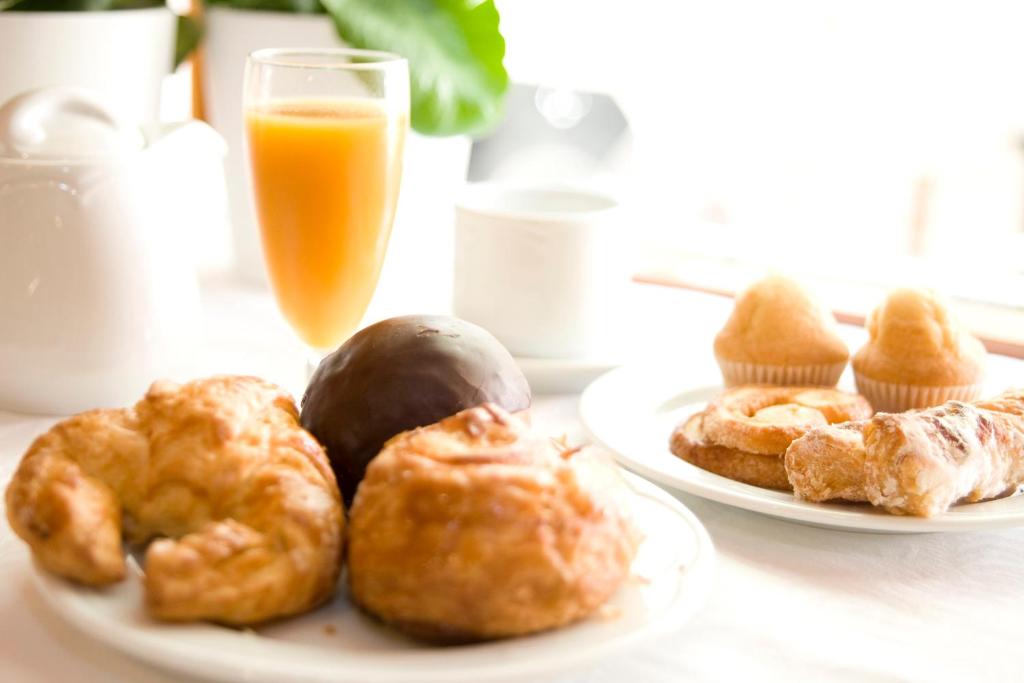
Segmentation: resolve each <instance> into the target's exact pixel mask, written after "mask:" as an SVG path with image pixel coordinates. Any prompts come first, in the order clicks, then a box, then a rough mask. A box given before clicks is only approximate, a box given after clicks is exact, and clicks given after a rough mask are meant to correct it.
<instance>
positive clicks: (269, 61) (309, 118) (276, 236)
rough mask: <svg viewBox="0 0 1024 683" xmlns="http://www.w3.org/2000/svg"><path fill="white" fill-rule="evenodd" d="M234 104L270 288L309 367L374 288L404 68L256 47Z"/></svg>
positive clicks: (401, 130)
mask: <svg viewBox="0 0 1024 683" xmlns="http://www.w3.org/2000/svg"><path fill="white" fill-rule="evenodd" d="M244 107H245V112H244V114H245V125H246V133H247V136H246V137H247V141H248V154H249V165H250V170H251V176H252V185H253V195H254V197H255V204H256V215H257V218H258V221H259V225H260V232H261V235H262V241H263V255H264V259H265V261H266V265H267V271H268V274H269V276H270V283H271V286H272V288H273V290H274V294H275V297H276V299H277V303H278V306H279V307H280V309H281V312H282V313H283V314H284V317H285V319H286V320H287V321H288V323H289V324H290V325H291V327H292V329H294V330H295V332H296V333H297V334H298V336H299V337H300V338H301V339H302V340H303V341H304V342H305V343H306V344H307V345H308V346H309V347H310V348H311V349H312V350H313V351H314V352H315V354H314V355H315V357H316V358H319V356H322V355H323V354H324V353H326V352H327V351H329V350H331V349H333V348H334V347H336V346H338V345H339V344H340V343H341V342H343V341H344V340H345V339H347V338H348V337H349V336H350V335H351V334H352V333H353V332H354V331H355V330H356V327H357V326H358V325H359V322H360V320H361V319H362V317H363V315H364V314H365V312H366V308H367V306H368V305H369V303H370V299H371V297H372V296H373V291H374V289H375V288H376V286H377V279H378V277H379V276H380V270H381V266H382V265H383V262H384V253H385V251H386V249H387V244H388V237H389V236H390V234H391V223H392V219H393V218H394V215H395V204H396V202H397V200H398V186H399V183H400V180H401V175H402V147H403V143H404V140H405V135H406V131H407V129H408V127H409V71H408V66H407V64H406V61H405V60H404V59H402V58H401V57H399V56H397V55H393V54H389V53H385V52H376V51H370V50H348V49H340V48H339V49H270V50H258V51H256V52H253V53H252V54H251V55H249V59H248V62H247V63H246V74H245V96H244Z"/></svg>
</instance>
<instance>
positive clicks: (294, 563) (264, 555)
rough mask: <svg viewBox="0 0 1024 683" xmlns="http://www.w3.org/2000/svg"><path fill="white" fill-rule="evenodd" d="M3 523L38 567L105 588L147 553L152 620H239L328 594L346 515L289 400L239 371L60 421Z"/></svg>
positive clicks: (153, 390)
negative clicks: (138, 550)
mask: <svg viewBox="0 0 1024 683" xmlns="http://www.w3.org/2000/svg"><path fill="white" fill-rule="evenodd" d="M6 500H7V518H8V520H9V521H10V524H11V527H12V528H13V529H14V531H15V532H16V533H17V534H18V535H19V536H20V537H21V538H22V539H24V540H25V541H26V542H27V543H28V544H29V546H30V547H31V548H32V552H33V554H34V555H35V557H36V559H37V560H38V562H39V563H40V564H41V565H42V566H43V567H44V568H45V569H47V570H49V571H52V572H54V573H56V574H59V575H61V576H64V577H67V578H69V579H73V580H75V581H77V582H79V583H83V584H88V585H94V586H102V585H106V584H110V583H113V582H116V581H119V580H120V579H122V578H123V576H124V574H125V559H124V553H123V550H122V537H124V538H125V539H126V540H127V541H128V542H130V543H145V542H147V541H150V540H151V539H155V538H157V539H159V540H155V541H153V542H152V543H151V544H150V545H149V547H148V549H147V551H146V555H145V591H146V602H147V605H148V607H149V610H150V612H151V613H152V614H153V615H154V616H156V617H158V618H161V619H168V620H175V621H181V620H194V619H209V620H213V621H218V622H224V623H229V624H249V623H254V622H260V621H265V620H267V619H273V618H276V617H282V616H286V615H290V614H296V613H298V612H303V611H305V610H308V609H310V608H311V607H313V606H315V605H317V604H319V603H322V602H324V601H325V600H327V599H328V598H329V597H330V596H331V595H332V594H333V592H334V589H335V584H336V582H337V577H338V573H339V569H340V565H341V552H342V538H343V536H342V531H343V512H342V507H341V502H340V498H339V495H338V488H337V486H336V484H335V480H334V475H333V473H332V472H331V469H330V467H329V465H328V463H327V458H326V456H325V454H324V452H323V449H321V448H320V446H319V444H317V442H316V440H315V439H313V437H312V436H310V435H309V434H308V433H307V432H305V431H304V430H303V429H301V428H300V427H299V425H298V422H297V411H296V409H295V405H294V403H293V402H292V400H291V398H290V397H289V396H288V395H287V394H286V393H285V392H283V391H282V390H281V389H279V388H278V387H275V386H273V385H271V384H269V383H267V382H264V381H262V380H259V379H256V378H250V377H214V378H210V379H205V380H199V381H195V382H191V383H188V384H185V385H180V386H179V385H177V384H174V383H172V382H156V383H154V384H153V386H152V387H150V389H149V391H148V393H147V394H146V396H145V398H143V399H142V400H141V401H140V402H139V403H138V404H136V405H135V406H134V407H133V408H129V409H118V410H95V411H91V412H87V413H82V414H80V415H76V416H74V417H71V418H69V419H67V420H64V421H62V422H60V423H58V424H57V425H56V426H54V427H53V429H51V430H50V431H48V432H47V433H45V434H43V435H42V436H40V437H39V438H38V439H36V440H35V442H34V443H33V444H32V445H31V446H30V447H29V450H28V452H26V453H25V455H24V457H23V458H22V461H21V464H20V465H19V467H18V469H17V471H16V472H15V474H14V477H13V479H12V481H11V484H10V486H9V487H8V488H7V496H6Z"/></svg>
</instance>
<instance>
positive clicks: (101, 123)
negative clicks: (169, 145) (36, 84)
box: [0, 86, 146, 162]
mask: <svg viewBox="0 0 1024 683" xmlns="http://www.w3.org/2000/svg"><path fill="white" fill-rule="evenodd" d="M145 144H146V140H145V137H144V136H143V134H142V131H141V130H140V129H139V127H138V126H137V125H135V124H134V123H132V122H129V121H127V120H126V119H124V118H123V117H122V116H120V115H119V114H118V113H117V112H116V111H114V110H113V109H112V108H111V107H109V106H108V105H107V103H106V102H104V101H103V99H102V98H101V97H100V96H99V94H98V93H95V92H93V91H90V90H85V89H82V88H70V87H65V86H57V87H50V88H41V89H39V90H31V91H29V92H26V93H22V94H21V95H18V96H16V97H14V98H12V99H10V100H8V101H7V103H6V104H4V105H3V106H2V107H0V160H2V159H16V160H23V161H28V162H32V161H43V162H54V161H67V162H73V161H96V160H109V159H116V158H118V157H122V156H126V155H129V154H134V153H136V152H138V151H139V150H141V149H142V148H143V147H144V146H145Z"/></svg>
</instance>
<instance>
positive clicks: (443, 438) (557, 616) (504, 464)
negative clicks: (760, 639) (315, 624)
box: [348, 404, 640, 642]
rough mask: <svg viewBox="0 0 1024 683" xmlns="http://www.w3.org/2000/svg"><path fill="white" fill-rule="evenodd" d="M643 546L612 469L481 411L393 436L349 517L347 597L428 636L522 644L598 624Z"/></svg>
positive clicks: (511, 419)
mask: <svg viewBox="0 0 1024 683" xmlns="http://www.w3.org/2000/svg"><path fill="white" fill-rule="evenodd" d="M639 542H640V536H639V533H638V531H637V530H636V528H635V527H634V525H633V522H632V519H631V516H630V514H629V501H628V489H627V487H626V484H625V482H623V481H622V479H621V478H620V477H619V475H618V473H617V472H616V470H615V468H614V467H613V466H611V465H610V464H608V463H607V462H606V461H604V460H603V459H601V458H599V457H597V456H596V455H595V454H592V453H589V452H588V451H587V450H586V449H582V450H580V449H571V448H566V447H563V446H560V444H558V443H557V442H554V441H552V440H551V439H547V438H543V437H541V436H539V435H536V434H534V433H533V432H532V431H530V430H529V428H528V427H527V426H526V425H525V424H524V423H523V422H522V421H520V420H519V419H518V418H516V417H515V416H513V415H511V414H509V413H507V412H506V411H504V410H502V409H501V408H499V407H498V406H496V405H493V404H485V405H482V406H479V407H476V408H471V409H469V410H465V411H462V412H461V413H458V414H457V415H454V416H452V417H449V418H447V419H445V420H442V421H441V422H439V423H437V424H434V425H430V426H428V427H422V428H419V429H415V430H412V431H408V432H404V433H402V434H400V435H398V436H396V437H395V438H393V439H391V440H390V441H388V443H387V444H386V445H385V446H384V449H383V450H382V451H381V453H380V454H379V455H378V456H377V457H376V458H374V459H373V460H372V461H371V462H370V464H369V466H368V467H367V469H366V478H365V479H364V480H363V483H362V484H361V485H360V487H359V490H358V492H357V493H356V498H355V503H354V505H353V506H352V511H351V516H350V523H349V540H348V580H349V592H350V595H351V596H352V599H353V601H354V602H355V603H356V604H358V605H359V606H360V607H362V608H363V609H364V610H365V611H367V612H369V613H371V614H373V615H375V616H377V617H378V618H380V619H381V620H383V621H385V622H387V623H390V624H392V625H394V626H395V627H397V628H398V629H400V630H402V631H404V632H406V633H408V634H410V635H413V636H416V637H420V638H425V639H428V640H433V641H441V642H466V641H476V640H485V639H491V638H503V637H509V636H517V635H523V634H526V633H533V632H536V631H543V630H547V629H552V628H557V627H559V626H564V625H566V624H569V623H571V622H574V621H577V620H579V619H583V618H585V617H587V616H589V615H590V614H593V613H594V612H595V611H596V610H597V609H598V608H599V607H600V606H601V605H602V604H604V602H605V601H606V600H607V599H608V598H609V597H611V596H612V595H613V594H614V593H615V592H616V591H617V590H618V589H619V587H620V586H621V585H622V583H623V581H625V579H626V577H627V576H628V575H629V570H630V565H631V563H632V561H633V557H634V555H635V553H636V550H637V547H638V545H639Z"/></svg>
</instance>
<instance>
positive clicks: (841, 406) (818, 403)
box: [703, 385, 872, 456]
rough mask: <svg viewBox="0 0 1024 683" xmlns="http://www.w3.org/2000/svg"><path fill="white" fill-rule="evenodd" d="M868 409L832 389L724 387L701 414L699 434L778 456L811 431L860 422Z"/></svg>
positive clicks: (861, 401)
mask: <svg viewBox="0 0 1024 683" xmlns="http://www.w3.org/2000/svg"><path fill="white" fill-rule="evenodd" d="M871 412H872V411H871V406H870V404H868V402H867V400H866V399H865V398H864V397H863V396H860V395H858V394H850V393H847V392H845V391H840V390H838V389H821V388H811V387H769V386H760V385H750V386H742V387H734V388H732V389H727V390H726V391H724V392H722V393H721V394H719V395H718V396H717V397H715V399H714V400H712V401H711V402H710V403H709V404H708V407H707V409H706V410H705V412H704V420H703V430H704V434H705V435H706V436H707V437H708V439H710V440H711V441H713V442H714V443H717V444H720V445H722V446H726V447H728V448H733V449H736V450H740V451H745V452H747V453H759V454H762V455H779V456H781V455H782V454H783V453H785V452H786V449H787V448H789V445H790V444H791V443H792V442H793V440H794V439H797V438H799V437H801V436H803V435H804V434H806V433H807V431H808V430H810V429H811V428H813V427H818V426H822V425H827V424H832V423H836V422H846V421H848V420H862V419H865V418H868V417H870V416H871Z"/></svg>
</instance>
